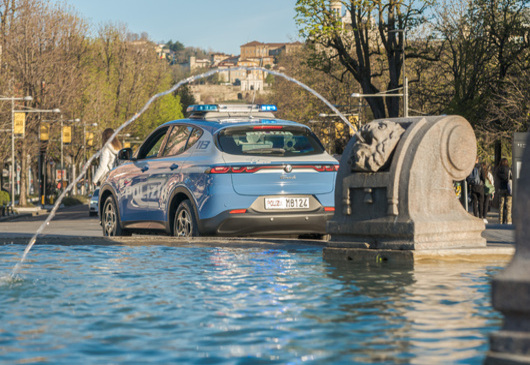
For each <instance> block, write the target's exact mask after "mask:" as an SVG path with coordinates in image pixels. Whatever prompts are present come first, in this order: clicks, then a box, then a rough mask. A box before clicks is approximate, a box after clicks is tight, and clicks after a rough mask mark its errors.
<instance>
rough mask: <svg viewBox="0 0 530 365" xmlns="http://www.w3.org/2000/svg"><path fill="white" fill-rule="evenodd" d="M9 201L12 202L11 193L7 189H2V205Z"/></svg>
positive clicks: (0, 200) (0, 197)
mask: <svg viewBox="0 0 530 365" xmlns="http://www.w3.org/2000/svg"><path fill="white" fill-rule="evenodd" d="M9 202H11V197H10V196H9V193H8V192H7V191H4V190H0V205H4V204H5V205H7V204H8V203H9Z"/></svg>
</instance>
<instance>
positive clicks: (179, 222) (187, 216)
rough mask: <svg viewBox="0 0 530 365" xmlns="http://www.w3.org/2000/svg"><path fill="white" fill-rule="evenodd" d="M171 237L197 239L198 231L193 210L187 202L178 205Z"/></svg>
mask: <svg viewBox="0 0 530 365" xmlns="http://www.w3.org/2000/svg"><path fill="white" fill-rule="evenodd" d="M173 235H174V236H177V237H197V236H198V235H199V230H198V227H197V220H196V219H195V214H194V213H193V208H192V206H191V203H190V201H189V200H184V201H182V202H181V203H180V205H179V206H178V208H177V212H176V213H175V221H174V223H173Z"/></svg>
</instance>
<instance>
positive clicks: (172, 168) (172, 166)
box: [169, 163, 179, 171]
mask: <svg viewBox="0 0 530 365" xmlns="http://www.w3.org/2000/svg"><path fill="white" fill-rule="evenodd" d="M178 168H179V165H177V164H176V163H174V164H173V165H171V166H169V169H170V170H171V171H173V170H175V169H178Z"/></svg>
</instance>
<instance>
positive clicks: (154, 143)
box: [138, 127, 169, 160]
mask: <svg viewBox="0 0 530 365" xmlns="http://www.w3.org/2000/svg"><path fill="white" fill-rule="evenodd" d="M168 129H169V127H166V128H161V129H159V130H158V131H156V132H155V133H153V134H152V135H151V136H149V138H148V139H147V140H146V141H145V142H144V144H143V145H142V146H141V147H140V150H139V151H138V159H139V160H141V159H144V158H155V157H157V156H158V152H159V151H160V148H161V147H162V144H163V142H164V140H165V137H166V133H167V131H168Z"/></svg>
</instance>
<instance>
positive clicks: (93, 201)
mask: <svg viewBox="0 0 530 365" xmlns="http://www.w3.org/2000/svg"><path fill="white" fill-rule="evenodd" d="M98 201H99V188H97V189H96V190H94V193H93V194H92V196H91V197H90V202H89V203H88V215H89V216H94V215H98Z"/></svg>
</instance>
